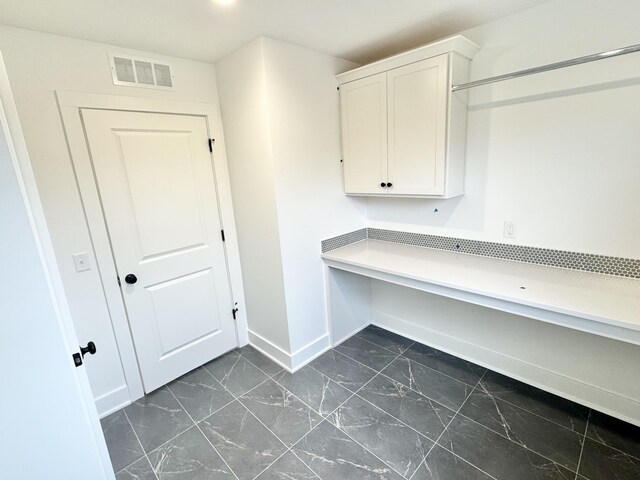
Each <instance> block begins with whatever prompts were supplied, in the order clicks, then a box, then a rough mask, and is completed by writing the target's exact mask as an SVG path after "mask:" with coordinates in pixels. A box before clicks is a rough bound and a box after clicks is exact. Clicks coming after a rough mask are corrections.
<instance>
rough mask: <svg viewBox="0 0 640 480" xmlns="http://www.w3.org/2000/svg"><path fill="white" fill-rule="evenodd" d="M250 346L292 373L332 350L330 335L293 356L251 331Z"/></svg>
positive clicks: (311, 343)
mask: <svg viewBox="0 0 640 480" xmlns="http://www.w3.org/2000/svg"><path fill="white" fill-rule="evenodd" d="M249 344H250V345H251V346H252V347H253V348H255V349H256V350H258V351H259V352H260V353H262V354H263V355H265V356H266V357H268V358H270V359H271V360H273V361H274V362H276V363H277V364H278V365H280V366H281V367H283V368H284V369H285V370H287V371H289V372H291V373H293V372H295V371H296V370H299V369H300V368H302V367H304V366H305V365H306V364H307V363H309V362H311V361H312V360H313V359H315V358H316V357H318V356H320V355H322V354H323V353H324V352H326V351H327V350H329V349H330V348H331V344H330V342H329V334H328V333H326V334H324V335H323V336H321V337H320V338H317V339H316V340H313V341H312V342H309V343H308V344H307V345H305V346H304V347H302V348H300V349H298V350H296V351H295V352H294V353H292V354H290V353H288V352H286V351H285V350H284V349H282V348H280V347H278V346H277V345H275V344H274V343H273V342H271V341H269V340H267V339H266V338H264V337H263V336H261V335H259V334H257V333H255V332H252V331H251V330H249Z"/></svg>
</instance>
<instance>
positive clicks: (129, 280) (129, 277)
mask: <svg viewBox="0 0 640 480" xmlns="http://www.w3.org/2000/svg"><path fill="white" fill-rule="evenodd" d="M124 281H125V282H127V283H128V284H130V285H133V284H134V283H136V282H137V281H138V277H136V276H135V275H134V274H133V273H130V274H128V275H127V276H126V277H124Z"/></svg>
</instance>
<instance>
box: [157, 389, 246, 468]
mask: <svg viewBox="0 0 640 480" xmlns="http://www.w3.org/2000/svg"><path fill="white" fill-rule="evenodd" d="M167 389H168V390H169V392H171V395H173V398H175V399H176V402H178V405H180V407H181V408H182V409H183V410H184V412H185V413H186V414H187V416H188V417H189V420H191V421H192V422H193V425H194V426H195V427H196V428H197V429H198V431H199V432H200V434H201V435H202V436H203V437H204V439H205V440H206V441H207V443H209V445H211V448H213V451H214V452H216V454H217V455H218V456H219V457H220V459H221V460H222V461H223V462H224V464H225V465H226V466H227V468H228V469H229V471H230V472H231V474H232V475H233V476H234V477H236V478H237V479H238V480H239V478H240V477H238V476H237V475H236V472H234V471H233V469H232V468H231V467H230V466H229V464H228V463H227V461H226V460H225V459H224V457H223V456H222V455H220V452H219V451H218V449H217V448H216V447H215V446H214V445H213V443H211V440H209V437H207V436H206V435H205V434H204V432H203V431H202V429H201V428H200V425H198V424H197V423H196V421H195V420H194V419H193V417H192V416H191V414H190V413H189V412H187V409H186V408H184V405H182V403H181V402H180V400H178V397H176V396H175V394H174V393H173V392H172V391H171V389H170V388H168V387H167ZM230 403H231V402H230ZM227 405H228V404H227ZM222 408H224V407H222ZM211 415H213V414H211ZM211 415H210V416H211ZM207 418H209V417H207ZM190 428H191V427H190ZM187 430H189V429H187ZM185 431H186V430H185ZM182 433H184V432H182ZM165 443H166V442H165Z"/></svg>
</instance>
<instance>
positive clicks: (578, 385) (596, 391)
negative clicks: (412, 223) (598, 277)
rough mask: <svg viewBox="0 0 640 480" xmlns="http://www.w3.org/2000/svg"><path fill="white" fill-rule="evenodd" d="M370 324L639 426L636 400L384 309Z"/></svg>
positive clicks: (376, 313)
mask: <svg viewBox="0 0 640 480" xmlns="http://www.w3.org/2000/svg"><path fill="white" fill-rule="evenodd" d="M372 324H373V325H376V326H378V327H381V328H384V329H386V330H389V331H391V332H394V333H397V334H399V335H402V336H404V337H407V338H410V339H411V340H415V341H418V342H420V343H423V344H425V345H428V346H430V347H433V348H436V349H438V350H441V351H443V352H446V353H450V354H451V355H455V356H456V357H459V358H462V359H464V360H468V361H470V362H473V363H477V364H478V365H482V366H483V367H486V368H489V369H491V370H494V371H496V372H499V373H502V374H504V375H506V376H508V377H511V378H515V379H516V380H520V381H522V382H525V383H527V384H529V385H533V386H535V387H538V388H541V389H542V390H545V391H547V392H551V393H553V394H555V395H558V396H560V397H563V398H566V399H568V400H571V401H574V402H576V403H579V404H581V405H585V406H587V407H591V408H594V409H596V410H598V411H600V412H603V413H606V414H609V415H612V416H614V417H617V418H619V419H621V420H624V421H626V422H628V423H632V424H634V425H638V426H640V420H639V419H638V416H637V412H638V411H640V402H638V400H635V399H632V398H627V397H624V396H622V395H619V394H616V393H614V392H610V391H608V390H605V389H603V388H600V387H598V386H596V385H590V384H587V383H584V382H582V381H580V380H577V379H575V378H571V377H568V376H566V375H562V374H559V373H555V372H552V371H549V370H547V369H545V368H542V367H539V366H537V365H533V364H531V363H528V362H526V361H523V360H520V359H517V358H513V357H510V356H508V355H505V354H502V353H500V352H496V351H493V350H490V349H487V348H484V347H482V346H480V345H475V344H471V343H468V342H466V341H464V340H460V339H458V338H455V337H452V336H449V335H446V334H443V333H442V332H439V331H437V330H432V329H430V328H428V327H426V326H424V325H420V324H418V323H414V322H412V321H410V320H405V319H402V318H400V317H396V316H392V315H389V314H385V313H383V312H379V311H375V310H374V311H373V312H372Z"/></svg>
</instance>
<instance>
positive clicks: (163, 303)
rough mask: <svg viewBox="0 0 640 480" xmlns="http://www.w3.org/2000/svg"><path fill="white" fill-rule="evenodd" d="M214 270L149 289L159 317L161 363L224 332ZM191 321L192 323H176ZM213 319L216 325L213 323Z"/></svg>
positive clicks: (158, 338)
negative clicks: (194, 344)
mask: <svg viewBox="0 0 640 480" xmlns="http://www.w3.org/2000/svg"><path fill="white" fill-rule="evenodd" d="M212 274H213V272H212V271H211V269H207V270H204V271H202V272H196V273H192V274H190V275H185V276H183V277H180V278H175V279H172V280H169V281H167V282H162V283H159V284H157V285H151V286H149V287H148V290H149V294H150V296H151V302H152V304H153V308H154V313H155V316H156V322H155V326H156V335H157V341H158V343H159V345H158V347H159V353H160V359H161V360H162V359H164V357H166V356H167V355H171V354H173V353H174V352H175V350H177V349H180V348H182V347H184V346H185V345H189V344H190V343H192V342H195V341H198V340H203V339H206V337H207V336H209V335H212V334H214V333H215V332H216V331H218V330H220V329H221V325H220V323H219V322H218V321H217V317H218V315H217V311H218V305H217V302H216V298H215V297H213V296H211V294H210V293H211V292H212V291H214V290H215V284H214V281H213V275H212ZM176 318H188V319H189V322H185V323H183V322H176V321H175V320H176ZM212 319H213V320H214V321H212Z"/></svg>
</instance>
